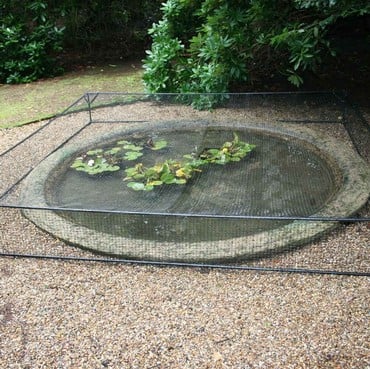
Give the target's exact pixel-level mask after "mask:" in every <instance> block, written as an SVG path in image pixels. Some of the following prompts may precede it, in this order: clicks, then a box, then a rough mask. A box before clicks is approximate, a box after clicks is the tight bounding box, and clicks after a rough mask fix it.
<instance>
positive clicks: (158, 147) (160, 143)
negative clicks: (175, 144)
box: [150, 140, 167, 150]
mask: <svg viewBox="0 0 370 369" xmlns="http://www.w3.org/2000/svg"><path fill="white" fill-rule="evenodd" d="M165 147H167V141H165V140H159V141H153V143H152V145H151V147H150V148H151V150H161V149H164V148H165Z"/></svg>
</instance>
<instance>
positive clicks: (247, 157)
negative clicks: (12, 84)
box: [0, 93, 370, 274]
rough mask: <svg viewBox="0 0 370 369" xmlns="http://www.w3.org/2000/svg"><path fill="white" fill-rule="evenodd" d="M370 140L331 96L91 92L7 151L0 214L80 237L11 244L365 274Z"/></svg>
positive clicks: (143, 258) (118, 256)
mask: <svg viewBox="0 0 370 369" xmlns="http://www.w3.org/2000/svg"><path fill="white" fill-rule="evenodd" d="M369 136H370V135H369V125H368V124H367V122H366V121H364V120H363V118H362V117H361V115H360V114H359V112H358V111H357V110H356V109H354V108H353V107H352V106H351V105H350V104H348V102H347V101H346V100H345V98H344V97H343V96H341V95H336V94H332V93H300V94H293V93H285V94H284V93H281V94H280V93H261V94H227V95H226V94H224V95H219V94H202V95H198V94H192V95H176V94H157V95H146V94H123V93H122V94H120V93H88V94H85V95H84V96H83V97H81V98H80V99H79V100H78V101H76V102H75V103H74V104H73V105H72V106H71V107H69V108H68V109H67V110H66V111H65V112H63V113H62V114H61V115H59V116H57V117H56V118H55V119H52V120H51V121H49V122H46V123H43V124H41V125H40V126H39V127H37V128H35V129H34V130H33V131H32V133H31V134H28V135H27V134H26V135H25V137H24V138H23V140H21V141H20V142H18V143H16V144H15V145H14V146H11V145H10V144H9V146H8V147H6V148H5V150H4V151H3V153H2V154H1V157H0V165H1V184H0V196H1V198H0V205H1V206H2V207H3V208H4V209H3V212H14V213H17V214H18V213H19V212H21V213H22V218H21V219H22V221H25V219H24V218H23V217H26V219H28V220H29V221H31V222H32V223H34V224H35V225H36V226H38V227H39V228H41V229H42V230H44V231H46V232H48V233H50V234H51V235H53V236H54V237H56V238H57V239H61V240H63V241H65V242H66V244H68V245H70V246H65V244H64V243H63V245H64V246H58V247H57V248H55V249H49V248H46V249H45V247H42V248H41V249H39V248H38V247H36V246H35V245H32V244H30V242H29V241H28V242H25V243H27V244H25V245H24V246H23V247H19V249H16V248H15V247H14V246H10V245H11V242H9V239H10V238H11V237H12V235H11V233H12V230H11V224H9V223H8V222H6V223H4V225H3V229H2V231H3V232H2V236H1V237H2V238H3V240H2V241H3V242H2V247H3V250H0V251H2V254H5V255H25V254H32V255H48V256H67V257H69V256H75V255H76V254H77V255H78V256H79V257H80V256H81V257H84V258H88V259H91V258H92V259H95V258H97V259H100V258H112V259H114V260H136V261H140V262H155V263H181V264H195V265H205V264H206V265H211V264H212V265H220V266H221V265H228V266H230V265H236V266H240V267H246V268H248V267H249V268H267V269H312V270H322V271H336V272H350V273H360V274H361V273H365V274H366V273H369V269H370V268H369V260H368V247H369V241H368V239H369V233H368V229H369V228H368V225H369V210H368V209H369V202H368V198H369V191H370V190H369V188H370V174H369V151H368V150H369V148H370V142H369V141H370V137H369ZM18 216H19V214H18ZM28 224H30V223H28ZM348 224H350V225H348ZM349 227H352V228H353V227H357V228H356V230H357V231H358V230H360V231H361V237H362V238H363V242H358V245H356V246H353V247H352V248H348V249H346V245H342V246H341V247H329V248H328V247H325V243H326V242H328V240H329V241H330V237H331V238H335V237H340V234H341V233H343V232H346V228H349ZM352 231H353V230H352ZM338 234H339V236H338ZM361 237H360V238H361ZM20 238H21V237H20ZM366 240H367V241H366ZM8 245H9V246H8ZM72 245H73V246H72ZM83 250H84V251H83Z"/></svg>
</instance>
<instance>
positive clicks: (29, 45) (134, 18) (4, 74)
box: [0, 0, 161, 83]
mask: <svg viewBox="0 0 370 369" xmlns="http://www.w3.org/2000/svg"><path fill="white" fill-rule="evenodd" d="M160 2H161V0H113V1H104V0H94V1H88V2H86V1H82V0H62V1H57V0H26V1H21V0H12V1H11V0H0V83H19V82H30V81H33V80H35V79H38V78H40V77H47V76H53V75H55V74H57V73H59V72H60V71H61V69H60V66H59V65H62V64H67V65H68V64H69V62H71V63H72V64H73V63H74V62H75V61H76V60H77V59H80V58H81V60H82V62H84V61H86V60H89V61H90V60H91V61H94V60H96V61H97V62H100V61H102V60H103V61H105V60H107V59H112V58H114V59H118V58H123V57H128V56H135V55H136V56H137V55H140V56H142V55H143V53H144V50H145V48H146V47H148V45H149V42H150V39H149V36H148V35H147V29H148V27H150V26H151V25H152V23H153V22H155V21H157V20H158V17H159V7H160ZM62 50H63V53H62V52H61V51H62ZM57 60H58V61H60V63H59V65H58V63H57Z"/></svg>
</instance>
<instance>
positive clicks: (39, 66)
mask: <svg viewBox="0 0 370 369" xmlns="http://www.w3.org/2000/svg"><path fill="white" fill-rule="evenodd" d="M21 5H22V4H18V6H17V3H16V2H13V7H14V8H11V7H10V6H7V7H6V6H5V5H4V4H1V7H0V10H1V15H2V16H1V19H0V82H1V83H22V82H31V81H34V80H36V79H38V78H41V77H47V76H53V75H55V74H57V73H59V72H60V68H59V67H58V66H57V64H56V63H55V55H56V53H57V52H59V51H61V49H62V47H61V45H62V36H63V28H62V27H57V26H56V25H55V23H54V22H53V21H52V20H50V17H49V14H48V9H47V3H46V2H44V1H32V2H28V3H26V4H23V5H25V6H24V7H22V6H21Z"/></svg>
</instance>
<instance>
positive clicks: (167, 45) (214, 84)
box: [144, 0, 370, 107]
mask: <svg viewBox="0 0 370 369" xmlns="http://www.w3.org/2000/svg"><path fill="white" fill-rule="evenodd" d="M161 10H162V13H163V17H162V20H160V21H159V22H158V23H156V24H154V25H153V27H152V28H151V29H150V30H149V33H150V35H151V37H152V48H151V50H149V51H147V57H146V59H145V60H144V68H145V72H144V83H145V85H146V88H147V90H148V91H149V92H177V93H186V92H194V93H198V92H201V93H204V92H226V91H229V90H230V88H231V87H232V86H233V85H234V84H235V83H240V82H242V81H248V80H250V79H251V78H252V76H253V75H254V74H263V73H268V74H272V73H275V72H279V73H281V74H283V75H286V77H287V78H288V80H289V81H290V82H291V83H292V84H293V85H295V86H299V85H301V84H302V82H303V78H302V73H303V72H304V71H305V70H315V69H316V68H317V67H318V65H319V64H320V63H321V61H322V56H323V55H325V54H332V55H334V54H335V52H334V50H332V49H331V46H330V42H329V41H328V39H327V33H328V30H329V29H330V26H332V25H333V24H334V23H335V22H336V21H337V20H338V19H339V18H344V17H350V16H359V15H364V14H370V4H369V2H368V1H366V0H253V1H249V2H245V1H241V0H232V1H230V0H203V1H201V2H195V1H193V0H168V1H167V2H166V3H164V4H163V6H162V8H161ZM184 20H185V21H184ZM198 103H199V102H197V103H196V104H198ZM208 103H209V105H212V104H213V102H212V101H211V102H208ZM198 105H200V107H207V106H206V105H207V104H204V102H201V103H200V104H198Z"/></svg>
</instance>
